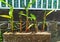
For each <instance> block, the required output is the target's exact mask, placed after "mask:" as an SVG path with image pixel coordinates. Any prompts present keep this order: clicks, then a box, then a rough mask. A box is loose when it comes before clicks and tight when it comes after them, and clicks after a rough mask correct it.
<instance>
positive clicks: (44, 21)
mask: <svg viewBox="0 0 60 42" xmlns="http://www.w3.org/2000/svg"><path fill="white" fill-rule="evenodd" d="M45 23H46V11H45V13H44V20H43V29H42V31H44V28H45Z"/></svg>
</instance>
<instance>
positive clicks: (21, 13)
mask: <svg viewBox="0 0 60 42" xmlns="http://www.w3.org/2000/svg"><path fill="white" fill-rule="evenodd" d="M19 14H20V15H22V16H27V15H26V14H24V13H23V11H20V12H19Z"/></svg>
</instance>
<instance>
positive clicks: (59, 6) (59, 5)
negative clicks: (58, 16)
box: [58, 1, 60, 9]
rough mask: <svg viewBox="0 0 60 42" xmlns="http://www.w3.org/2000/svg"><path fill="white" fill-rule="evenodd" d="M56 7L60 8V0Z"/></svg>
mask: <svg viewBox="0 0 60 42" xmlns="http://www.w3.org/2000/svg"><path fill="white" fill-rule="evenodd" d="M58 8H59V9H60V1H59V4H58Z"/></svg>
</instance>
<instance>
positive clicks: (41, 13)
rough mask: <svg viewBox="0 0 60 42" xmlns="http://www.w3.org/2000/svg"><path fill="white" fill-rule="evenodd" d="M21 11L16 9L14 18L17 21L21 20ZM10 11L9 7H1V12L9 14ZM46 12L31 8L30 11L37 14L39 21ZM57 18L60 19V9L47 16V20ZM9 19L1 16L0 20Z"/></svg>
mask: <svg viewBox="0 0 60 42" xmlns="http://www.w3.org/2000/svg"><path fill="white" fill-rule="evenodd" d="M19 11H21V10H17V9H16V10H14V12H13V13H14V14H13V15H14V20H15V21H18V20H19V17H18V16H19V14H18V13H19ZM23 11H24V13H25V10H23ZM8 12H9V10H8V9H0V14H7V15H8ZM44 12H45V11H43V10H29V13H33V14H35V15H36V16H37V21H42V20H43V15H44ZM24 18H25V17H24ZM54 19H56V20H57V21H60V11H56V12H52V13H51V14H50V15H49V16H47V21H50V20H54ZM6 20H8V19H6V18H1V17H0V21H6Z"/></svg>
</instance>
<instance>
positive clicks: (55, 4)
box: [53, 0, 57, 8]
mask: <svg viewBox="0 0 60 42" xmlns="http://www.w3.org/2000/svg"><path fill="white" fill-rule="evenodd" d="M53 8H57V0H54V1H53Z"/></svg>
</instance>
